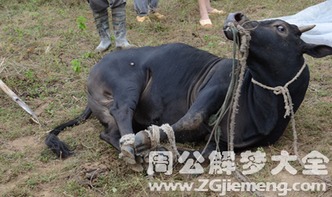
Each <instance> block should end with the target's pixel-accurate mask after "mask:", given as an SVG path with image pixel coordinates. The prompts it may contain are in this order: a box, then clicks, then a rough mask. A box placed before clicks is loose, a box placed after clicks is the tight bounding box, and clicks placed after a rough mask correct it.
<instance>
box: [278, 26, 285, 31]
mask: <svg viewBox="0 0 332 197" xmlns="http://www.w3.org/2000/svg"><path fill="white" fill-rule="evenodd" d="M277 30H278V31H279V32H285V27H284V26H282V25H277Z"/></svg>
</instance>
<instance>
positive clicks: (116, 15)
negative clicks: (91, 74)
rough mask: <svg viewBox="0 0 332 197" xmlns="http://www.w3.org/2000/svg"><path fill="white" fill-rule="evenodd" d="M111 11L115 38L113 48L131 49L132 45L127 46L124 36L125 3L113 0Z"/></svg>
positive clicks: (122, 0)
mask: <svg viewBox="0 0 332 197" xmlns="http://www.w3.org/2000/svg"><path fill="white" fill-rule="evenodd" d="M110 6H111V10H112V25H113V30H114V36H115V46H116V47H117V48H118V49H123V48H132V47H135V46H134V45H131V44H129V42H128V40H127V38H126V34H127V29H126V1H125V0H113V1H112V2H111V4H110Z"/></svg>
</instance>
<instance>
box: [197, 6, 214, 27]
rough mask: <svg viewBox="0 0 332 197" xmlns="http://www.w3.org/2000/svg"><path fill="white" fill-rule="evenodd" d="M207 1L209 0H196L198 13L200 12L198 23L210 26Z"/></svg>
mask: <svg viewBox="0 0 332 197" xmlns="http://www.w3.org/2000/svg"><path fill="white" fill-rule="evenodd" d="M207 2H210V0H198V5H199V14H200V17H201V18H200V20H199V23H200V24H201V25H202V26H203V27H211V26H212V22H211V20H210V18H209V14H208V11H207V9H206V8H207Z"/></svg>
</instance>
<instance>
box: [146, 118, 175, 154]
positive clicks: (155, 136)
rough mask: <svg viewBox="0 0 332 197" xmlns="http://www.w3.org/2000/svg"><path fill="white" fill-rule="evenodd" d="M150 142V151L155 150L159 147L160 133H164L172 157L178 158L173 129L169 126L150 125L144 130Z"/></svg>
mask: <svg viewBox="0 0 332 197" xmlns="http://www.w3.org/2000/svg"><path fill="white" fill-rule="evenodd" d="M144 131H145V132H146V133H147V134H148V136H149V138H150V140H151V149H156V148H157V147H158V146H159V145H160V131H163V132H164V133H166V135H167V138H168V142H169V143H170V149H171V152H172V154H173V155H175V156H177V157H179V156H180V153H179V152H178V149H177V147H176V142H175V135H174V131H173V128H172V127H171V126H170V125H169V124H163V125H161V126H160V127H159V126H156V125H151V126H150V127H148V129H145V130H144Z"/></svg>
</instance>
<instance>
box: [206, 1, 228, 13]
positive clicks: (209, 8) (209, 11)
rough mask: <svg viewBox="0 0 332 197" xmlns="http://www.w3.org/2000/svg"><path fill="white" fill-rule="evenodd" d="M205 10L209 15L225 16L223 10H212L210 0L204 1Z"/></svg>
mask: <svg viewBox="0 0 332 197" xmlns="http://www.w3.org/2000/svg"><path fill="white" fill-rule="evenodd" d="M206 10H207V12H208V13H209V14H225V12H224V11H223V10H217V9H215V8H212V7H211V2H210V0H207V1H206Z"/></svg>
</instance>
